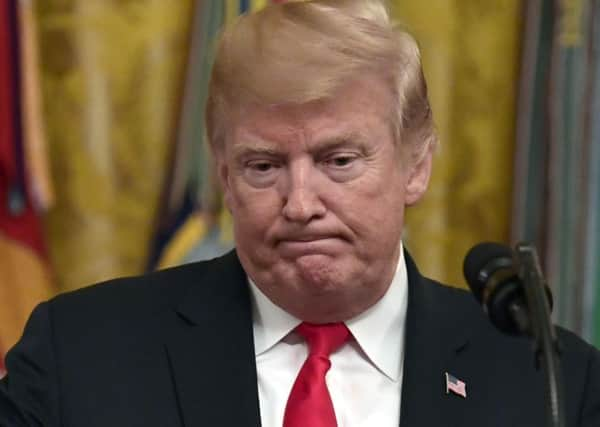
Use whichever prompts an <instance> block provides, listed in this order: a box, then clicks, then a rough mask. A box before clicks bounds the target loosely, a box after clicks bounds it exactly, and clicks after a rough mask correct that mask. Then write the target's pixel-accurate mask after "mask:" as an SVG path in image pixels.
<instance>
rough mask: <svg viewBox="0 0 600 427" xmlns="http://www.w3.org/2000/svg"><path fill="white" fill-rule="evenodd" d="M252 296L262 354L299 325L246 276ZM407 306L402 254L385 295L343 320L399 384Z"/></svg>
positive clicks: (256, 347) (257, 344)
mask: <svg viewBox="0 0 600 427" xmlns="http://www.w3.org/2000/svg"><path fill="white" fill-rule="evenodd" d="M248 282H249V283H250V290H251V295H252V314H253V330H254V351H255V355H256V356H258V355H260V354H262V353H265V352H266V351H268V350H269V349H270V348H272V347H273V346H274V345H276V344H277V343H278V342H279V341H281V340H282V339H283V338H285V337H286V336H287V335H288V334H289V333H290V332H292V331H293V330H294V328H296V326H298V325H299V324H300V323H301V320H299V319H297V318H296V317H294V316H292V315H291V314H289V313H288V312H286V311H285V310H283V309H282V308H281V307H279V306H277V305H275V304H274V303H273V302H272V301H271V300H269V298H267V296H266V295H265V294H263V293H262V291H261V290H260V289H259V288H258V287H257V286H256V284H255V283H254V282H252V280H251V279H250V278H249V277H248ZM407 305H408V278H407V273H406V262H405V260H404V251H403V250H402V246H401V247H400V259H399V260H398V265H397V267H396V272H395V274H394V277H393V279H392V283H391V284H390V287H389V288H388V290H387V292H386V293H385V295H384V296H383V297H382V298H381V299H380V300H379V301H378V302H377V303H376V304H375V305H373V306H372V307H370V308H369V309H368V310H367V311H365V312H363V313H361V314H359V315H358V316H356V317H354V318H352V319H350V320H348V321H346V322H345V323H346V326H347V327H348V329H350V332H352V335H353V336H354V338H355V340H356V342H357V343H358V345H359V346H360V348H361V349H362V350H363V351H364V353H365V354H366V355H367V357H368V358H369V360H370V361H371V362H372V363H373V364H374V365H375V366H376V367H377V368H378V369H379V370H380V371H381V372H382V373H383V374H385V375H386V376H387V377H389V378H390V379H391V380H393V381H399V379H400V376H401V372H402V364H403V355H404V326H405V323H406V322H405V320H406V309H407Z"/></svg>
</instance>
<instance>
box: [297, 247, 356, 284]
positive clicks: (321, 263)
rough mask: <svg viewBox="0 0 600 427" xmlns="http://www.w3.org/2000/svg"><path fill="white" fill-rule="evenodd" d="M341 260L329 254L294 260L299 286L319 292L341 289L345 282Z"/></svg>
mask: <svg viewBox="0 0 600 427" xmlns="http://www.w3.org/2000/svg"><path fill="white" fill-rule="evenodd" d="M338 264H340V262H339V260H336V259H333V258H332V257H330V256H327V255H307V256H302V257H299V258H297V259H296V260H294V262H293V270H294V273H295V274H294V276H295V279H296V280H297V281H298V286H299V287H302V288H304V289H305V290H311V291H313V292H315V293H317V294H320V293H327V292H331V291H335V290H336V289H339V287H340V286H341V285H342V284H343V283H344V282H345V280H344V273H345V272H347V270H344V269H343V268H342V266H341V265H338ZM311 293H312V292H311Z"/></svg>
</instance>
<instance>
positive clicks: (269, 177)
mask: <svg viewBox="0 0 600 427" xmlns="http://www.w3.org/2000/svg"><path fill="white" fill-rule="evenodd" d="M281 166H282V165H281V163H279V162H277V161H275V160H270V159H254V160H248V161H247V162H245V163H244V177H245V180H246V182H247V183H248V184H250V185H251V186H253V187H256V188H266V187H268V186H270V185H272V184H273V183H275V181H276V180H277V176H278V175H279V171H280V170H281Z"/></svg>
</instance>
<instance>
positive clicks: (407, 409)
mask: <svg viewBox="0 0 600 427" xmlns="http://www.w3.org/2000/svg"><path fill="white" fill-rule="evenodd" d="M406 264H407V272H408V282H409V296H408V309H407V315H406V338H405V357H404V372H403V382H402V402H401V413H400V420H401V421H400V426H401V427H419V426H422V427H428V426H440V425H454V424H455V422H456V421H458V420H459V419H460V418H461V415H462V412H463V410H464V407H465V399H464V398H463V397H460V396H458V395H455V394H453V393H450V394H446V379H445V373H446V372H448V373H449V374H451V375H453V376H455V377H457V378H458V379H463V378H462V377H461V373H460V372H458V371H456V368H455V366H456V359H457V357H458V356H459V354H460V353H461V352H462V350H463V349H464V348H465V347H466V346H467V345H468V337H467V335H466V333H465V331H468V330H469V328H468V327H465V326H466V325H462V324H461V322H460V321H457V317H460V316H457V313H453V311H452V306H453V304H451V300H450V292H453V291H452V290H448V289H444V288H443V287H440V286H439V285H436V284H434V283H432V282H431V281H429V280H427V279H425V278H423V277H422V276H421V275H420V274H419V272H418V270H417V268H416V266H415V264H414V262H413V261H412V259H411V258H410V256H409V255H408V254H406ZM467 395H468V384H467Z"/></svg>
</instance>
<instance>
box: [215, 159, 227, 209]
mask: <svg viewBox="0 0 600 427" xmlns="http://www.w3.org/2000/svg"><path fill="white" fill-rule="evenodd" d="M213 155H214V158H215V160H216V168H217V170H216V175H217V177H218V180H219V184H220V186H221V191H222V192H223V202H224V203H225V206H226V207H227V210H229V212H231V185H230V184H229V167H228V165H227V160H226V158H225V152H224V150H215V152H214V154H213Z"/></svg>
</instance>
